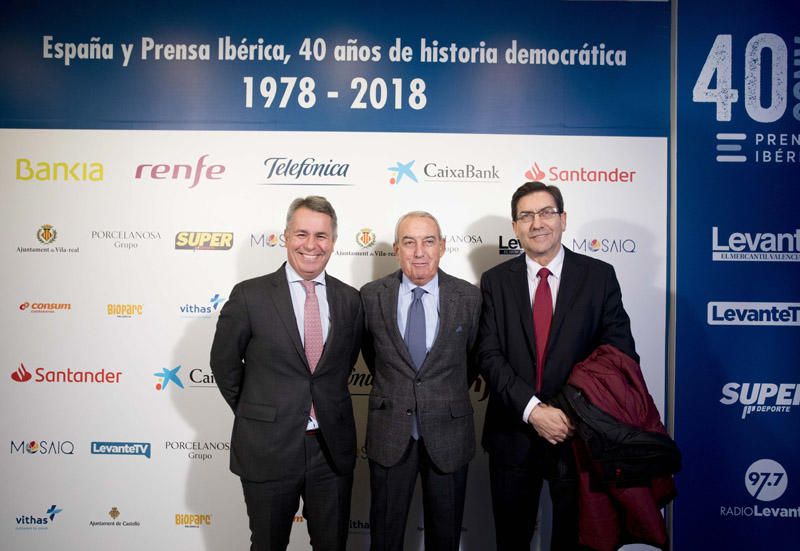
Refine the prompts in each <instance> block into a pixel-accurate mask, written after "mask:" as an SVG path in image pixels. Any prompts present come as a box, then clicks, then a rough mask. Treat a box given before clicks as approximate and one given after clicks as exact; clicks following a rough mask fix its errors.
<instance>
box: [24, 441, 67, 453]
mask: <svg viewBox="0 0 800 551" xmlns="http://www.w3.org/2000/svg"><path fill="white" fill-rule="evenodd" d="M9 453H11V454H12V455H13V454H18V453H19V454H23V455H74V454H75V444H73V442H72V441H71V440H19V441H16V442H15V441H13V440H12V441H11V449H10V450H9Z"/></svg>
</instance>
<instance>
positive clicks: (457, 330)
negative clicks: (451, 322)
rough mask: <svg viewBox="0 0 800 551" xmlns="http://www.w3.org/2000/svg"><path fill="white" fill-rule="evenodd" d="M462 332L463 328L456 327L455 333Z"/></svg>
mask: <svg viewBox="0 0 800 551" xmlns="http://www.w3.org/2000/svg"><path fill="white" fill-rule="evenodd" d="M463 330H464V328H463V327H461V326H460V325H459V326H458V327H456V333H461V332H462V331H463Z"/></svg>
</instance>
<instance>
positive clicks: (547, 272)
mask: <svg viewBox="0 0 800 551" xmlns="http://www.w3.org/2000/svg"><path fill="white" fill-rule="evenodd" d="M551 273H552V272H550V270H548V269H547V268H541V269H540V270H539V271H538V272H537V273H536V275H538V276H539V282H540V283H541V281H542V280H544V279H547V278H548V277H550V274H551Z"/></svg>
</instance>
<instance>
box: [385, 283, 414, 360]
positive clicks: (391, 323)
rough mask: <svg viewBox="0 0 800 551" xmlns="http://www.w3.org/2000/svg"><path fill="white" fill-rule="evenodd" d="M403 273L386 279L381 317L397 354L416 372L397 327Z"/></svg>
mask: <svg viewBox="0 0 800 551" xmlns="http://www.w3.org/2000/svg"><path fill="white" fill-rule="evenodd" d="M400 274H401V272H400V271H398V272H397V273H395V274H393V276H392V277H390V278H386V279H384V282H383V285H384V287H383V289H382V290H381V293H380V295H379V296H378V300H379V302H380V309H381V316H383V323H384V327H386V328H387V331H388V332H389V338H390V339H391V340H392V343H393V344H394V347H395V349H396V350H397V353H398V354H399V355H400V357H401V358H403V361H404V362H405V363H406V364H407V365H408V368H409V369H411V370H414V361H413V360H412V359H411V354H409V353H408V347H407V346H406V342H405V340H403V335H401V334H400V329H399V328H398V327H397V301H398V297H399V295H400V277H401V275H400Z"/></svg>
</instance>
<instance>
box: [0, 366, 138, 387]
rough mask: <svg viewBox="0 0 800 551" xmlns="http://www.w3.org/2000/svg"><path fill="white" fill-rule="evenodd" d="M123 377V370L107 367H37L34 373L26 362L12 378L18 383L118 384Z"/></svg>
mask: <svg viewBox="0 0 800 551" xmlns="http://www.w3.org/2000/svg"><path fill="white" fill-rule="evenodd" d="M121 378H122V371H109V370H106V369H105V368H103V369H100V370H97V371H88V370H79V369H72V368H67V369H45V368H43V367H37V368H36V369H34V371H33V374H31V372H30V371H28V370H27V369H26V368H25V364H24V363H21V362H20V364H19V367H18V368H17V369H15V370H14V371H12V372H11V380H12V381H14V382H17V383H27V382H34V383H64V384H116V383H119V382H120V379H121Z"/></svg>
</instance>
